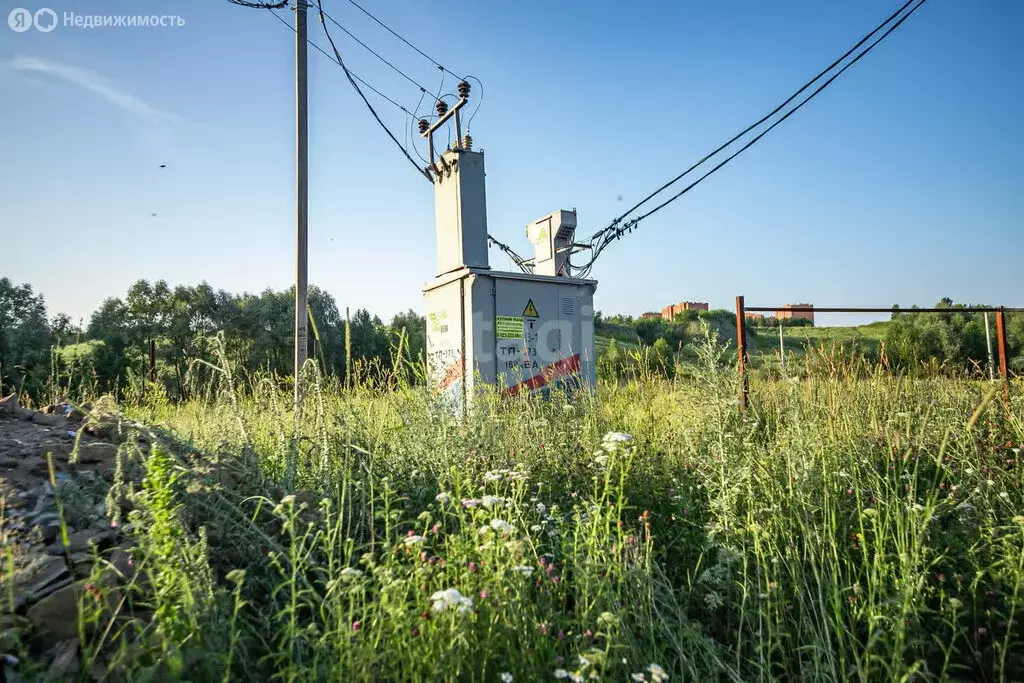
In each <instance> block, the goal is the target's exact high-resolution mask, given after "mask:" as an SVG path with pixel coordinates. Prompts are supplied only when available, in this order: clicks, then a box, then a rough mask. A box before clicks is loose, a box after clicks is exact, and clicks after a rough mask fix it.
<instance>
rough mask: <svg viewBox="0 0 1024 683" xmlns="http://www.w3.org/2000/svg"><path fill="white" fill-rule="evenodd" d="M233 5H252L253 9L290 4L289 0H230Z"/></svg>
mask: <svg viewBox="0 0 1024 683" xmlns="http://www.w3.org/2000/svg"><path fill="white" fill-rule="evenodd" d="M228 2H230V3H231V4H232V5H240V6H241V7H250V8H253V9H283V8H285V7H287V6H288V2H289V0H280V2H248V1H247V0H228Z"/></svg>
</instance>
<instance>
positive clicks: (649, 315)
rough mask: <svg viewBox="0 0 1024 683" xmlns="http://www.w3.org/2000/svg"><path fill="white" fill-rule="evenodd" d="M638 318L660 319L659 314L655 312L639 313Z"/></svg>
mask: <svg viewBox="0 0 1024 683" xmlns="http://www.w3.org/2000/svg"><path fill="white" fill-rule="evenodd" d="M640 317H641V318H660V317H661V313H658V312H657V311H648V312H647V313H641V314H640Z"/></svg>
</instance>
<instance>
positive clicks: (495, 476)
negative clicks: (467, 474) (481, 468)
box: [484, 470, 503, 481]
mask: <svg viewBox="0 0 1024 683" xmlns="http://www.w3.org/2000/svg"><path fill="white" fill-rule="evenodd" d="M502 474H503V471H502V470H491V471H490V472H486V473H484V481H501V479H502Z"/></svg>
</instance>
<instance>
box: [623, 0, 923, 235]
mask: <svg viewBox="0 0 1024 683" xmlns="http://www.w3.org/2000/svg"><path fill="white" fill-rule="evenodd" d="M914 1H915V0H907V2H906V3H904V5H903V6H902V7H900V8H899V9H898V10H896V11H895V12H893V13H892V14H891V15H890V16H889V17H888V18H887V19H886V20H885V21H883V22H882V23H881V24H879V25H878V26H876V27H875V28H874V29H872V30H871V32H870V33H868V34H867V35H865V36H864V37H863V38H861V39H860V40H859V41H857V44H856V45H854V46H853V47H851V48H850V49H849V50H847V51H846V52H845V53H844V54H843V56H842V57H840V58H839V59H837V60H835V61H834V62H832V63H831V64H829V65H828V66H827V67H825V68H824V69H822V70H821V71H820V72H819V73H818V74H817V75H816V76H815V77H814V78H812V79H811V80H809V81H807V82H806V83H804V84H803V85H802V86H800V89H799V90H797V91H796V92H794V93H793V94H792V95H790V96H789V97H787V98H786V99H785V100H784V101H783V102H782V103H781V104H779V105H778V106H777V107H775V108H774V109H772V110H771V111H770V112H768V113H767V114H765V115H764V116H762V117H761V118H760V119H758V120H757V121H755V122H754V123H752V124H750V125H749V126H747V127H746V128H744V129H743V130H742V131H740V132H739V133H737V134H736V135H735V136H733V137H732V138H730V139H729V140H728V141H726V142H725V143H723V144H722V145H720V146H719V147H717V148H715V149H714V150H713V151H712V152H710V153H709V154H707V155H705V156H704V157H703V158H702V159H700V160H699V161H697V163H695V164H694V165H693V166H690V167H689V168H688V169H686V170H685V171H683V172H682V173H680V174H679V175H677V176H676V177H675V178H673V179H672V180H670V181H668V182H667V183H665V184H664V185H662V186H661V187H659V188H658V189H657V190H655V191H654V192H652V193H650V194H649V195H647V196H646V197H644V198H643V199H641V200H640V201H639V202H637V203H636V204H634V205H633V206H631V207H630V208H629V209H628V210H626V211H625V212H623V213H622V215H620V216H619V217H618V218H616V219H615V220H614V221H612V223H617V222H619V221H621V220H622V219H623V218H625V217H626V216H628V215H629V214H631V213H633V212H634V211H636V210H637V209H639V208H640V207H641V206H643V205H644V204H646V203H647V202H649V201H650V200H651V199H653V198H654V197H655V196H656V195H657V194H659V193H661V192H662V191H664V190H665V189H667V188H668V187H670V186H671V185H674V184H675V183H677V182H679V180H681V179H682V178H683V177H684V176H686V175H687V174H688V173H690V172H691V171H693V170H694V169H695V168H697V167H698V166H700V165H701V164H703V163H704V162H706V161H707V160H708V159H710V158H711V157H713V156H715V155H716V154H718V153H719V152H721V151H722V150H723V149H725V148H726V147H728V146H729V145H731V144H732V143H734V142H736V141H737V140H739V139H740V138H741V137H743V136H744V135H746V134H747V133H749V132H750V131H752V130H753V129H754V128H757V127H758V126H760V125H761V124H762V123H764V122H765V121H767V120H768V119H770V118H771V117H772V116H775V115H776V114H777V113H779V112H780V111H781V110H782V109H783V108H784V107H785V106H786V105H787V104H789V103H790V102H792V101H793V100H795V99H796V98H797V97H798V96H799V95H800V93H802V92H803V91H805V90H807V89H808V88H810V87H811V86H812V85H814V83H816V82H817V81H818V80H820V79H821V78H822V77H823V76H825V74H827V73H828V72H830V71H831V70H832V69H834V68H835V67H836V66H838V65H839V64H840V63H841V62H842V61H843V60H844V59H846V58H847V57H849V56H850V55H851V54H853V53H854V51H856V50H857V48H859V47H860V46H861V45H863V44H864V43H866V42H867V41H868V40H869V39H870V38H871V36H873V35H875V34H876V33H878V32H879V31H880V30H882V28H884V27H885V26H886V24H888V23H889V22H891V21H892V20H893V19H895V18H896V17H898V16H899V15H900V14H901V13H902V12H903V11H904V10H905V9H907V7H909V6H910V5H911V4H913V3H914ZM907 16H909V14H908V15H907Z"/></svg>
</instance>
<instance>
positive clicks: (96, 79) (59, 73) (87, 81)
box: [10, 57, 178, 123]
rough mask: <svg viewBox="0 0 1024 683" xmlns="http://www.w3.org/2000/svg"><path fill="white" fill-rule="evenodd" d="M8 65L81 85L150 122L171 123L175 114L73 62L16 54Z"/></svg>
mask: <svg viewBox="0 0 1024 683" xmlns="http://www.w3.org/2000/svg"><path fill="white" fill-rule="evenodd" d="M10 66H11V67H12V68H13V69H16V70H18V71H28V72H37V73H44V74H48V75H50V76H54V77H56V78H60V79H63V80H65V81H67V82H68V83H72V84H74V85H77V86H79V87H80V88H84V89H86V90H88V91H90V92H92V93H94V94H96V95H99V96H100V97H102V98H103V99H105V100H107V101H108V102H110V103H111V104H114V105H116V106H118V107H120V108H121V109H124V110H125V111H128V112H131V113H132V114H135V115H136V116H140V117H142V118H144V119H147V120H148V121H150V122H152V123H173V122H175V121H177V120H178V116H177V115H176V114H171V113H169V112H165V111H161V110H160V109H157V108H156V107H154V106H152V105H151V104H149V103H147V102H144V101H143V100H141V99H139V98H138V97H136V96H135V95H132V94H131V93H129V92H125V91H124V90H122V89H121V88H119V87H118V86H116V85H114V84H113V83H111V82H110V81H108V80H107V79H105V78H103V77H102V76H100V75H99V74H97V73H95V72H93V71H89V70H88V69H82V68H79V67H75V66H67V65H65V64H58V63H56V62H50V61H47V60H45V59H39V58H36V57H15V58H14V60H12V61H11V63H10Z"/></svg>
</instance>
